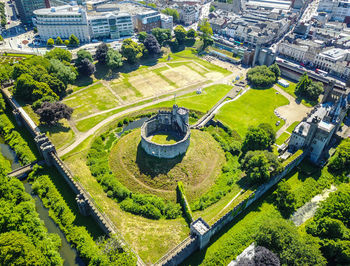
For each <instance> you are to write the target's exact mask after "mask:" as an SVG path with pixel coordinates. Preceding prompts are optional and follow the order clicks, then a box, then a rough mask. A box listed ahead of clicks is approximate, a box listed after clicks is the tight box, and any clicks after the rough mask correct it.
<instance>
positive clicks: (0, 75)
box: [0, 64, 18, 86]
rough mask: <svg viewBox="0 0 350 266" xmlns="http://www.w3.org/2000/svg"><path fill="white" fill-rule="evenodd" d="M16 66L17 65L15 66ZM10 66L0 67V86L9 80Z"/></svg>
mask: <svg viewBox="0 0 350 266" xmlns="http://www.w3.org/2000/svg"><path fill="white" fill-rule="evenodd" d="M15 65H18V64H15ZM10 75H11V66H10V65H7V64H6V65H0V86H2V85H3V84H4V83H6V82H8V81H9V80H10Z"/></svg>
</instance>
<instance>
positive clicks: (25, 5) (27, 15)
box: [15, 0, 50, 24]
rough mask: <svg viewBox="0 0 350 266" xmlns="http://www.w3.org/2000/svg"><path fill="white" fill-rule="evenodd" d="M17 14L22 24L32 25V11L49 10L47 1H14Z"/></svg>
mask: <svg viewBox="0 0 350 266" xmlns="http://www.w3.org/2000/svg"><path fill="white" fill-rule="evenodd" d="M15 5H16V9H17V13H18V15H19V17H20V19H21V21H22V23H24V24H32V17H33V11H34V10H36V9H40V8H49V7H50V2H49V0H15Z"/></svg>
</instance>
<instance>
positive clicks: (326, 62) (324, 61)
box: [314, 48, 349, 72]
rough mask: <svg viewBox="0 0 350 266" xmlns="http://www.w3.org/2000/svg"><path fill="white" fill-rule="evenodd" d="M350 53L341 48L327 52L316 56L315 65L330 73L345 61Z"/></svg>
mask: <svg viewBox="0 0 350 266" xmlns="http://www.w3.org/2000/svg"><path fill="white" fill-rule="evenodd" d="M348 53H349V52H348V51H346V50H343V49H339V48H332V49H329V50H326V51H324V52H322V53H319V54H317V55H316V56H315V60H314V65H315V66H316V67H317V68H320V69H323V70H325V71H327V72H329V71H331V70H332V69H333V68H334V66H335V65H336V63H337V62H342V61H345V60H346V58H347V55H348Z"/></svg>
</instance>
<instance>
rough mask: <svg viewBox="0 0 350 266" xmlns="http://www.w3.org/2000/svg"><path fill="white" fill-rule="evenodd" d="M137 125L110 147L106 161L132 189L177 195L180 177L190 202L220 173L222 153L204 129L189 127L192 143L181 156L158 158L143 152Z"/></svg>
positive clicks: (223, 159)
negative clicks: (136, 128) (107, 160)
mask: <svg viewBox="0 0 350 266" xmlns="http://www.w3.org/2000/svg"><path fill="white" fill-rule="evenodd" d="M140 140H141V136H140V129H138V130H135V131H133V132H131V133H130V134H128V135H126V136H124V137H122V138H121V139H120V140H119V141H118V142H117V144H116V145H114V147H113V148H112V150H111V153H110V157H109V165H110V168H111V170H112V171H113V173H114V175H115V176H116V178H117V179H118V180H119V181H120V182H121V183H122V184H124V185H125V186H126V187H127V188H128V189H130V190H131V191H133V192H141V193H151V194H155V195H158V196H161V197H163V198H166V199H171V200H175V199H176V191H175V190H176V185H177V182H178V181H182V182H183V183H184V186H185V187H186V192H187V195H186V196H187V198H188V200H189V201H190V202H191V201H193V200H195V199H196V198H198V197H199V196H200V195H201V194H203V193H204V192H206V191H208V190H209V188H210V187H211V186H212V185H213V184H214V182H215V179H216V178H217V177H218V176H219V174H220V173H221V168H222V166H223V164H224V163H225V161H226V160H225V154H224V151H223V150H222V149H221V147H220V145H219V144H218V143H217V142H216V141H215V140H214V138H213V137H212V136H211V135H210V134H209V133H207V132H203V131H199V130H192V131H191V144H190V146H189V148H188V150H187V152H186V154H185V155H183V156H178V157H176V158H173V159H159V158H156V157H153V156H150V155H148V154H146V153H145V152H144V150H143V149H142V147H141V145H140Z"/></svg>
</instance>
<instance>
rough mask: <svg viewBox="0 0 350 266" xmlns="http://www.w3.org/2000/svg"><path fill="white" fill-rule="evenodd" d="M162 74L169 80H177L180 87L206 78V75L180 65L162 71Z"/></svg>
mask: <svg viewBox="0 0 350 266" xmlns="http://www.w3.org/2000/svg"><path fill="white" fill-rule="evenodd" d="M162 74H163V75H164V76H166V77H167V78H168V79H169V80H171V81H173V82H175V83H176V84H177V85H178V86H179V87H184V86H188V85H190V84H192V83H196V82H199V81H203V80H205V78H204V77H202V76H201V75H199V74H198V73H197V72H195V71H193V70H192V69H190V68H188V67H187V66H179V67H175V68H172V69H168V70H165V71H162Z"/></svg>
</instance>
